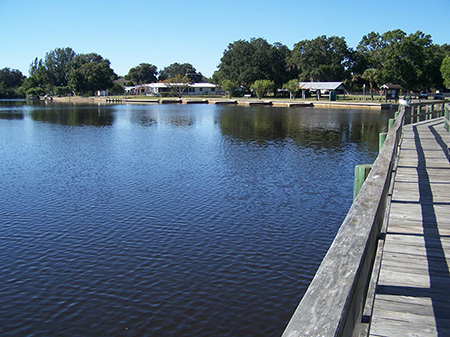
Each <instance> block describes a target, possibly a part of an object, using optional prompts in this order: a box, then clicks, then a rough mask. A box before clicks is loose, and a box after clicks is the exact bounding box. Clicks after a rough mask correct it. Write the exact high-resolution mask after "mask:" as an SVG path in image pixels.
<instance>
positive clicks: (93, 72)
mask: <svg viewBox="0 0 450 337" xmlns="http://www.w3.org/2000/svg"><path fill="white" fill-rule="evenodd" d="M116 78H117V75H116V74H115V73H114V71H113V70H112V69H111V67H110V62H109V60H108V59H103V57H102V56H100V55H98V54H95V53H91V54H80V55H77V56H75V57H74V59H73V61H72V63H71V70H70V72H69V75H68V79H69V85H70V86H71V87H72V88H73V90H74V91H75V92H77V93H79V94H83V95H93V94H94V93H95V91H97V90H107V89H110V88H112V87H113V80H115V79H116Z"/></svg>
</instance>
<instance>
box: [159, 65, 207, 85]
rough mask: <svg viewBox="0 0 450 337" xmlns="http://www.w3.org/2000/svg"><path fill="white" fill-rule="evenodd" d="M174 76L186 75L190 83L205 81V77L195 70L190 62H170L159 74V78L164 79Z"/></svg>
mask: <svg viewBox="0 0 450 337" xmlns="http://www.w3.org/2000/svg"><path fill="white" fill-rule="evenodd" d="M175 76H181V77H183V76H186V77H188V78H189V82H190V83H199V82H206V78H205V77H204V76H203V75H202V73H200V72H197V70H196V69H195V68H194V67H193V66H192V64H190V63H183V64H180V63H176V62H175V63H172V64H171V65H169V66H167V67H165V68H164V69H163V70H161V73H160V74H159V80H160V81H165V80H167V79H170V78H174V77H175Z"/></svg>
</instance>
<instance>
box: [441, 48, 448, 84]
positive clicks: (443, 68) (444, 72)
mask: <svg viewBox="0 0 450 337" xmlns="http://www.w3.org/2000/svg"><path fill="white" fill-rule="evenodd" d="M441 73H442V78H443V79H444V85H445V87H446V88H450V54H449V55H447V56H446V57H445V58H444V60H443V61H442V64H441Z"/></svg>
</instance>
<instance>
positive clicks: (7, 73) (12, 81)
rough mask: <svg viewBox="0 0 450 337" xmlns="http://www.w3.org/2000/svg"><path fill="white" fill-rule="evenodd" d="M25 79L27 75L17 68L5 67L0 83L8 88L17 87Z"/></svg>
mask: <svg viewBox="0 0 450 337" xmlns="http://www.w3.org/2000/svg"><path fill="white" fill-rule="evenodd" d="M24 79H25V76H23V74H22V73H21V72H20V71H19V70H17V69H12V70H11V69H10V68H3V69H1V70H0V83H3V85H4V86H5V87H7V88H13V89H16V88H18V87H20V86H21V85H22V83H23V81H24Z"/></svg>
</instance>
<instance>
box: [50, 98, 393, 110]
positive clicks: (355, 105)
mask: <svg viewBox="0 0 450 337" xmlns="http://www.w3.org/2000/svg"><path fill="white" fill-rule="evenodd" d="M53 102H64V103H68V102H70V103H78V102H79V103H97V104H217V105H219V104H220V105H241V106H242V105H243V106H274V107H285V108H294V107H295V108H298V107H315V108H334V107H336V108H340V107H345V108H349V109H379V110H381V109H396V108H397V107H398V104H396V103H376V102H340V101H314V100H311V101H292V100H270V99H269V100H258V99H243V98H236V99H227V98H211V99H206V98H185V97H182V98H158V99H139V98H125V97H124V98H108V97H100V98H98V97H54V98H53Z"/></svg>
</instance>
